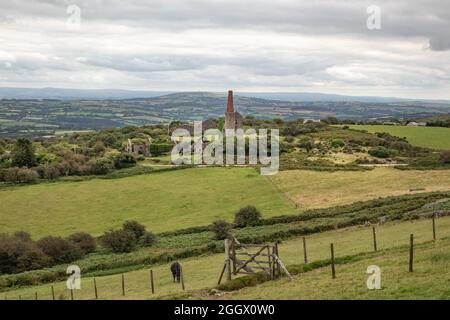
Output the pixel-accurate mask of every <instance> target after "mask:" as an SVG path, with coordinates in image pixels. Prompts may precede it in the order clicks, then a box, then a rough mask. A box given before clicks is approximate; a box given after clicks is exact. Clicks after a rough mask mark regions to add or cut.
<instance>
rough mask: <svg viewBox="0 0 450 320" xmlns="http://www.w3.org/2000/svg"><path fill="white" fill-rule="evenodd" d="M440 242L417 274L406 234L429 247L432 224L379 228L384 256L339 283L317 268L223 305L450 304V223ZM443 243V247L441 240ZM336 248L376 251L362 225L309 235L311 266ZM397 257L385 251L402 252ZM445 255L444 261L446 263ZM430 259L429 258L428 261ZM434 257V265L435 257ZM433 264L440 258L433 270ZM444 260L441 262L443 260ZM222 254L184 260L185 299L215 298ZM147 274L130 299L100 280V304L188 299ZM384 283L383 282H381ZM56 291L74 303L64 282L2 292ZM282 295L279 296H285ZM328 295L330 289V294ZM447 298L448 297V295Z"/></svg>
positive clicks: (298, 251) (291, 249)
mask: <svg viewBox="0 0 450 320" xmlns="http://www.w3.org/2000/svg"><path fill="white" fill-rule="evenodd" d="M436 227H437V235H438V239H440V240H438V242H437V243H436V245H432V246H431V247H430V246H429V245H428V247H427V248H418V249H417V250H416V257H417V258H416V273H414V274H409V273H408V272H407V261H408V260H407V245H408V243H409V234H410V233H414V235H415V242H416V244H420V243H425V242H427V241H430V240H431V238H432V232H431V221H430V220H428V219H427V220H414V221H404V222H392V223H386V224H384V225H380V226H378V227H377V237H378V248H379V250H380V251H379V253H378V254H377V255H376V256H374V257H370V258H369V259H367V260H362V261H360V262H356V263H351V264H344V265H338V266H337V274H338V278H337V279H335V280H331V276H330V270H329V267H324V268H320V269H317V270H314V271H311V272H309V273H306V274H300V275H299V276H296V277H295V281H293V282H289V281H288V280H286V279H281V280H276V281H271V282H267V283H264V284H262V285H259V286H257V287H253V288H246V289H243V290H240V291H237V292H233V293H229V294H226V295H225V296H222V297H221V298H251V299H262V298H265V299H271V298H272V299H276V298H287V299H300V298H302V299H308V298H310V299H311V298H314V299H320V298H334V299H338V298H361V297H363V298H368V299H370V298H405V299H417V298H422V297H424V298H427V297H434V298H450V295H448V294H449V291H448V286H446V285H443V282H442V281H447V280H445V279H448V278H449V270H450V266H449V261H450V260H449V259H448V252H449V249H450V240H449V236H450V217H444V218H440V219H438V220H437V223H436ZM442 239H446V240H442ZM331 242H333V243H334V244H335V250H336V257H337V258H339V257H343V256H347V255H356V254H359V253H363V252H371V251H372V250H373V246H372V229H371V227H366V226H359V227H353V228H348V229H344V230H336V231H330V232H324V233H319V234H314V235H311V236H309V237H308V238H307V244H308V256H309V261H310V262H314V261H318V260H323V259H327V258H329V245H330V243H331ZM399 246H400V247H402V248H401V249H398V250H397V249H393V250H394V251H393V252H390V251H383V250H386V249H392V248H397V247H399ZM279 252H280V254H279V255H280V257H281V259H282V260H283V262H284V263H285V264H286V265H288V266H289V265H293V264H301V263H302V262H303V251H302V245H301V239H300V238H294V239H291V240H288V241H285V242H282V243H281V245H280V249H279ZM441 255H442V257H441ZM430 257H431V258H430ZM433 257H434V258H433ZM433 259H438V260H437V262H435V263H433V261H434V260H433ZM440 259H441V260H440ZM223 261H224V256H223V254H215V255H209V256H202V257H194V258H189V259H183V260H180V262H181V263H182V265H183V270H184V274H185V283H186V291H187V295H186V296H184V297H192V298H201V299H210V298H212V296H209V295H208V294H207V290H204V289H208V288H213V287H215V286H216V284H217V279H218V276H219V273H220V269H221V266H222V265H223ZM370 264H378V265H379V266H380V267H381V268H382V272H383V273H382V275H383V280H382V286H383V290H381V291H377V292H374V291H370V292H369V291H368V290H367V289H366V287H365V281H366V279H367V274H366V273H365V271H366V268H367V266H369V265H370ZM149 268H150V267H147V268H146V269H141V270H137V271H132V272H127V273H125V282H126V295H125V297H123V296H122V292H121V275H120V274H115V275H107V276H98V277H96V281H97V286H98V293H99V298H100V299H151V298H161V297H164V296H167V295H170V294H183V292H182V290H181V287H180V285H178V284H173V283H172V276H171V274H170V271H169V264H162V265H157V266H152V267H151V268H152V269H153V271H154V275H155V287H156V293H155V295H152V294H151V293H150V289H149ZM384 277H386V278H384ZM51 285H53V286H54V288H55V292H56V297H57V298H58V297H60V296H61V297H64V298H65V299H70V292H69V291H68V290H67V289H66V286H65V285H66V284H65V282H63V281H59V282H56V283H52V284H45V285H39V286H34V287H28V288H22V289H17V290H8V291H5V292H4V293H2V295H4V296H6V297H7V298H8V299H18V298H19V295H20V297H21V299H35V294H36V292H37V293H38V299H51ZM280 288H281V289H280ZM328 289H330V290H329V291H328ZM445 294H447V295H445ZM93 297H94V288H93V279H92V277H91V276H89V275H87V276H83V275H82V282H81V290H76V291H75V292H74V298H75V299H93Z"/></svg>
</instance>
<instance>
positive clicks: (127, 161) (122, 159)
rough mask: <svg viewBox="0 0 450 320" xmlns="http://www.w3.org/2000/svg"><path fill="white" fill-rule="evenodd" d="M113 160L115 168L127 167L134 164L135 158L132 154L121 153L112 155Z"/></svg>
mask: <svg viewBox="0 0 450 320" xmlns="http://www.w3.org/2000/svg"><path fill="white" fill-rule="evenodd" d="M113 162H114V167H115V168H116V169H123V168H129V167H133V166H135V165H136V158H135V156H133V155H132V154H128V153H121V154H118V155H116V156H115V157H114V159H113Z"/></svg>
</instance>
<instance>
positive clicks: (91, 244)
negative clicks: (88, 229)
mask: <svg viewBox="0 0 450 320" xmlns="http://www.w3.org/2000/svg"><path fill="white" fill-rule="evenodd" d="M67 239H68V240H69V241H70V242H72V243H73V244H74V245H76V246H77V247H78V248H80V249H81V250H82V251H83V253H84V254H87V253H91V252H94V251H95V248H96V247H97V241H96V240H95V238H94V237H93V236H91V235H90V234H88V233H85V232H77V233H74V234H72V235H71V236H69V237H68V238H67Z"/></svg>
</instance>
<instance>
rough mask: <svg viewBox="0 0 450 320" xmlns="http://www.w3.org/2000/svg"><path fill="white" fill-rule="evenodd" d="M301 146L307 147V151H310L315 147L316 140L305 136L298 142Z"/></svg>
mask: <svg viewBox="0 0 450 320" xmlns="http://www.w3.org/2000/svg"><path fill="white" fill-rule="evenodd" d="M298 146H299V147H300V148H304V149H306V152H308V153H309V152H310V151H311V150H312V149H313V148H314V141H313V139H311V138H310V137H303V138H301V139H300V142H299V144H298Z"/></svg>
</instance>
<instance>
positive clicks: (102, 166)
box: [91, 158, 114, 174]
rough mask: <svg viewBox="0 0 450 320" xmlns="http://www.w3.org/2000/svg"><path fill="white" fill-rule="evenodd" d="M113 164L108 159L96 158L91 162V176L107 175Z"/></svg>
mask: <svg viewBox="0 0 450 320" xmlns="http://www.w3.org/2000/svg"><path fill="white" fill-rule="evenodd" d="M113 166H114V164H113V162H112V161H111V160H110V159H108V158H98V159H96V160H94V161H92V164H91V172H92V173H93V174H107V173H108V172H109V170H111V169H112V168H113Z"/></svg>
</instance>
